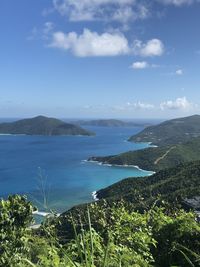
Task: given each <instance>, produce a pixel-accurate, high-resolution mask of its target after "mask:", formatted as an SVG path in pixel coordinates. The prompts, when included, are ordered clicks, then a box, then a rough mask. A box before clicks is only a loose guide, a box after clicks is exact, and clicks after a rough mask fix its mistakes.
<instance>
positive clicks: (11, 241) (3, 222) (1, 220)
mask: <svg viewBox="0 0 200 267" xmlns="http://www.w3.org/2000/svg"><path fill="white" fill-rule="evenodd" d="M32 212H33V207H32V205H31V203H30V202H27V200H26V198H25V197H22V196H18V195H16V196H13V197H11V196H10V197H8V200H1V201H0V244H1V245H0V255H1V256H0V266H4V267H6V266H17V264H18V263H19V262H20V258H21V257H22V255H24V256H25V255H26V254H27V253H28V251H29V248H28V245H27V243H28V236H29V232H30V231H29V230H28V229H27V227H28V226H29V225H30V223H31V222H32ZM11 261H12V262H11Z"/></svg>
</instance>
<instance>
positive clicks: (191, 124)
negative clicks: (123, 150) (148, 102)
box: [129, 115, 200, 146]
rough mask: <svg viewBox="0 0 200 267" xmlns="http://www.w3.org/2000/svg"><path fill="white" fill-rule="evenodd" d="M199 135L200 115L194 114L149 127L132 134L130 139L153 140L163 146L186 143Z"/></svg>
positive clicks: (138, 140)
mask: <svg viewBox="0 0 200 267" xmlns="http://www.w3.org/2000/svg"><path fill="white" fill-rule="evenodd" d="M197 136H200V115H193V116H190V117H185V118H178V119H173V120H169V121H165V122H163V123H161V124H159V125H156V126H150V127H147V128H145V129H144V130H143V131H142V132H140V133H138V134H136V135H134V136H131V137H130V138H129V141H133V142H152V143H153V144H155V145H159V146H161V145H171V144H179V143H184V142H187V141H189V140H190V139H191V138H193V137H197Z"/></svg>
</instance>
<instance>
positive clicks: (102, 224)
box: [0, 196, 200, 267]
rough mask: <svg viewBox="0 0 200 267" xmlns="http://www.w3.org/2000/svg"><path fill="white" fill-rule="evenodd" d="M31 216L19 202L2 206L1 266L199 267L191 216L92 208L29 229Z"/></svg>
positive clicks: (199, 241) (197, 232)
mask: <svg viewBox="0 0 200 267" xmlns="http://www.w3.org/2000/svg"><path fill="white" fill-rule="evenodd" d="M32 211H33V208H32V206H31V204H30V203H29V202H27V201H26V199H25V198H24V197H20V196H13V197H9V199H8V200H2V201H1V204H0V214H1V215H0V225H1V231H0V243H1V248H0V252H1V254H0V255H1V256H0V266H2V267H7V266H9V267H25V266H35V267H39V266H42V267H46V266H52V267H62V266H63V267H64V266H67V267H98V266H99V267H115V266H116V267H118V266H119V267H120V266H125V267H129V266H135V267H136V266H139V267H140V266H141V267H150V266H162V267H168V266H181V267H182V266H186V267H187V266H200V256H199V251H200V225H199V223H198V222H197V221H196V219H195V215H194V214H193V213H191V212H189V213H186V212H184V211H183V210H171V211H170V212H169V210H167V209H165V208H158V207H152V208H151V209H150V210H149V211H147V212H144V213H143V214H141V213H138V212H136V211H134V210H130V208H129V209H127V207H126V205H125V204H124V203H123V202H121V203H118V204H114V205H113V206H112V207H109V206H108V205H107V203H106V202H105V203H104V205H102V206H101V207H99V205H98V204H97V203H94V204H91V205H90V206H89V207H88V208H87V209H86V212H84V213H83V214H82V216H79V215H78V214H77V213H76V214H74V213H68V214H67V215H62V216H61V218H58V219H47V221H46V222H45V223H44V224H43V225H42V226H41V228H40V229H39V230H33V229H31V228H29V223H30V222H31V220H32V218H31V214H32ZM64 223H65V224H66V223H67V225H66V226H67V227H66V228H65V224H64ZM58 226H60V229H58ZM61 226H63V227H62V228H61ZM72 233H73V235H72Z"/></svg>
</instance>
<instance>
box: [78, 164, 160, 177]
mask: <svg viewBox="0 0 200 267" xmlns="http://www.w3.org/2000/svg"><path fill="white" fill-rule="evenodd" d="M82 162H88V163H95V164H98V165H100V166H107V167H120V168H134V169H137V170H139V171H143V172H151V174H148V175H147V176H151V175H153V174H155V173H156V172H154V171H150V170H143V169H141V168H140V167H139V166H137V165H128V164H124V165H119V164H108V163H103V162H100V161H97V160H82Z"/></svg>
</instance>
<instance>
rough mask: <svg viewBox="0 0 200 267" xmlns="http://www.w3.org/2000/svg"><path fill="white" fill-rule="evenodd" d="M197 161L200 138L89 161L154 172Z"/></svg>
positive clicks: (93, 158) (199, 154) (199, 152)
mask: <svg viewBox="0 0 200 267" xmlns="http://www.w3.org/2000/svg"><path fill="white" fill-rule="evenodd" d="M195 160H200V137H196V138H193V139H192V140H191V141H189V142H187V143H184V144H178V145H167V146H161V147H149V148H146V149H142V150H136V151H129V152H125V153H122V154H119V155H113V156H107V157H91V158H89V161H99V162H102V163H104V164H112V165H134V166H139V167H140V168H141V169H144V170H152V171H158V170H162V169H165V168H170V167H173V166H176V165H178V164H180V163H184V162H189V161H195Z"/></svg>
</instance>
